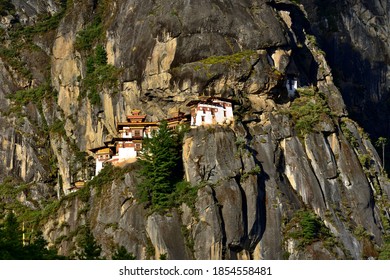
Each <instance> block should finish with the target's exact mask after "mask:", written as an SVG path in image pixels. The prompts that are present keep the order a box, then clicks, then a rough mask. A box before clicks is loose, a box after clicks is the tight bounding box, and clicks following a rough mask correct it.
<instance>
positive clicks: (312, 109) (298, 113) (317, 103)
mask: <svg viewBox="0 0 390 280" xmlns="http://www.w3.org/2000/svg"><path fill="white" fill-rule="evenodd" d="M297 91H298V93H299V97H298V98H296V99H295V100H294V101H293V102H292V103H291V107H290V108H289V114H290V115H291V117H292V120H293V122H294V124H295V130H296V131H297V133H298V136H300V137H303V136H304V135H306V134H308V133H310V132H313V131H315V129H316V125H317V124H318V123H319V122H320V121H322V120H325V119H326V117H327V116H330V115H331V111H330V109H329V107H328V104H327V102H326V100H325V98H324V97H323V96H322V94H320V93H319V92H317V91H316V90H315V89H314V88H301V89H298V90H297Z"/></svg>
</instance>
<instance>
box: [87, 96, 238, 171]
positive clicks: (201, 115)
mask: <svg viewBox="0 0 390 280" xmlns="http://www.w3.org/2000/svg"><path fill="white" fill-rule="evenodd" d="M187 106H188V107H190V114H185V113H182V112H180V111H179V112H178V113H177V114H176V115H175V116H173V117H171V118H168V119H165V121H166V122H167V123H168V127H169V128H171V129H175V128H176V126H177V125H179V124H189V125H190V126H191V127H193V128H194V127H198V126H203V125H218V124H220V125H222V124H230V123H232V122H233V102H232V100H230V99H224V98H215V97H209V98H207V99H203V100H194V101H191V102H189V103H188V104H187ZM146 118H147V115H142V114H141V111H140V110H133V112H132V115H130V116H127V117H126V119H127V120H126V121H125V122H118V123H117V126H116V128H117V132H118V134H117V136H116V137H114V138H112V139H111V140H108V141H105V142H104V146H101V147H97V148H93V149H90V151H91V152H93V153H94V154H95V159H96V169H95V175H98V174H99V172H100V171H101V170H102V169H103V166H104V164H106V163H111V164H113V165H116V166H121V165H123V164H125V163H129V162H134V161H136V160H137V158H138V157H139V155H140V152H141V151H142V141H143V139H144V138H147V137H152V135H153V134H152V131H153V130H157V129H158V125H159V123H160V122H147V121H146Z"/></svg>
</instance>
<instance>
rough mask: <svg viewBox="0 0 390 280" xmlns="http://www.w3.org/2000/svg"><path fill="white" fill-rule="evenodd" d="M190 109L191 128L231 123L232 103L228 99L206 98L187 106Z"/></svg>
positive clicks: (191, 102)
mask: <svg viewBox="0 0 390 280" xmlns="http://www.w3.org/2000/svg"><path fill="white" fill-rule="evenodd" d="M187 106H188V107H190V108H191V109H190V110H191V126H201V125H206V124H209V125H212V124H225V123H229V122H232V121H233V102H232V100H230V99H225V98H216V97H208V98H207V99H204V100H193V101H190V102H189V103H188V104H187Z"/></svg>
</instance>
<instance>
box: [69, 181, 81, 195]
mask: <svg viewBox="0 0 390 280" xmlns="http://www.w3.org/2000/svg"><path fill="white" fill-rule="evenodd" d="M84 186H85V181H76V182H74V183H73V185H72V186H71V187H70V188H69V192H71V193H72V192H75V191H78V190H79V189H81V188H83V187H84Z"/></svg>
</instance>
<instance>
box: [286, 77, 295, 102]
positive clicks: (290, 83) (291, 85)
mask: <svg viewBox="0 0 390 280" xmlns="http://www.w3.org/2000/svg"><path fill="white" fill-rule="evenodd" d="M286 88H287V92H288V97H289V98H294V97H295V91H296V90H297V88H298V79H297V78H296V77H292V76H290V77H288V78H287V81H286Z"/></svg>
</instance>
